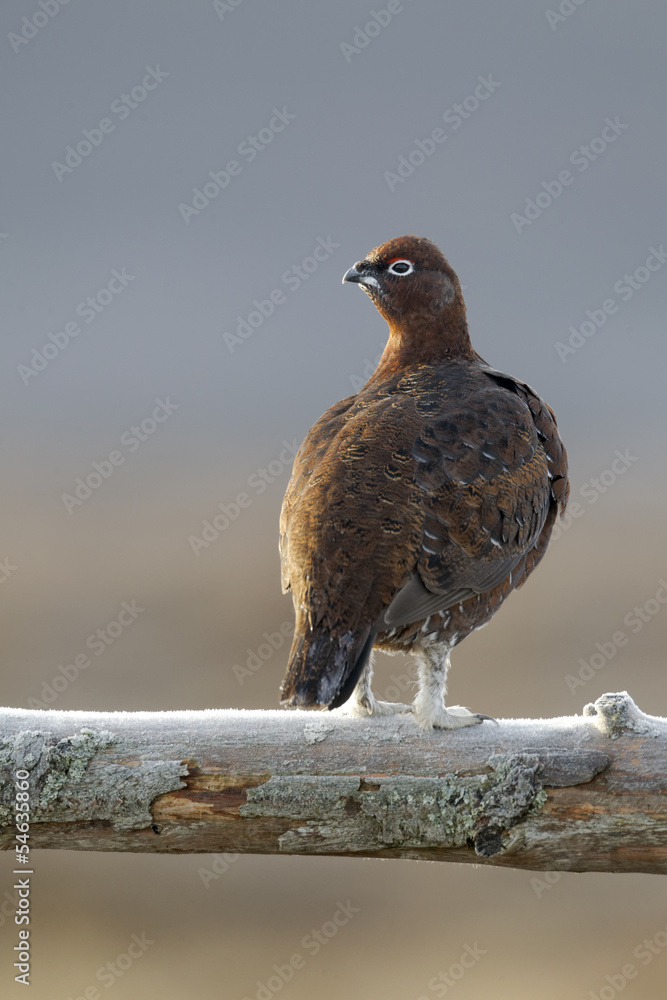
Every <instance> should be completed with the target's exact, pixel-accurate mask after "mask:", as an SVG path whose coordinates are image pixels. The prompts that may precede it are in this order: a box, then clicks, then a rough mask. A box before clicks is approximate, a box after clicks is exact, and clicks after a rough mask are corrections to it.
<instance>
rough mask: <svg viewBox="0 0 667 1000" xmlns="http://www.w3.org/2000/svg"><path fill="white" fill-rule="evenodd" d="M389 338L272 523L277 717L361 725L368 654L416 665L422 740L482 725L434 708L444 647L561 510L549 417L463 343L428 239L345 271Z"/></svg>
mask: <svg viewBox="0 0 667 1000" xmlns="http://www.w3.org/2000/svg"><path fill="white" fill-rule="evenodd" d="M343 281H344V282H345V281H350V282H355V283H356V284H359V285H360V286H361V288H362V289H363V290H364V291H365V292H366V293H367V294H368V295H369V296H370V298H371V299H372V301H373V302H374V304H375V306H376V307H377V309H378V310H379V312H380V314H381V315H382V316H383V317H384V319H385V320H386V321H387V323H388V324H389V340H388V342H387V346H386V348H385V350H384V353H383V355H382V357H381V359H380V363H379V364H378V367H377V369H376V371H375V372H374V374H373V375H372V376H371V377H370V379H369V380H368V382H367V383H366V384H365V385H364V386H363V388H362V389H361V390H360V391H359V392H358V393H357V394H356V395H355V396H349V397H348V398H347V399H343V400H341V402H340V403H336V404H335V405H334V406H332V407H331V408H330V409H329V410H327V412H326V413H325V414H324V416H322V417H320V419H319V420H318V421H317V423H316V424H315V426H314V427H312V429H311V430H310V431H309V433H308V435H307V437H306V439H305V441H304V442H303V444H302V445H301V448H300V450H299V452H298V454H297V456H296V459H295V461H294V469H293V472H292V478H291V480H290V483H289V486H288V487H287V493H286V494H285V499H284V502H283V508H282V513H281V523H280V549H281V557H282V575H283V589H284V590H285V591H286V590H291V591H292V597H293V600H294V608H295V613H296V626H295V632H294V641H293V644H292V649H291V652H290V659H289V664H288V667H287V673H286V675H285V679H284V681H283V685H282V690H281V694H282V703H283V704H285V705H290V706H294V707H300V708H309V707H316V706H320V707H327V708H330V709H333V708H337V707H339V706H341V705H343V704H344V703H345V702H347V701H348V700H349V699H352V700H350V701H349V706H348V710H351V711H353V712H354V713H355V714H361V715H378V714H390V713H392V712H395V711H404V710H405V706H402V705H394V704H391V703H383V702H378V701H376V700H375V698H374V697H373V695H372V693H371V686H370V681H371V674H372V662H371V651H372V649H373V648H374V647H375V648H377V649H383V650H385V651H386V652H390V653H392V652H394V653H396V652H410V653H412V654H413V655H414V656H415V658H416V660H417V663H418V667H419V690H418V693H417V696H416V698H415V700H414V704H413V706H412V712H413V715H414V718H415V721H416V722H417V723H418V725H420V726H421V727H422V728H424V729H431V728H432V727H438V728H442V729H456V728H459V727H461V726H472V725H476V724H477V723H480V722H481V721H482V720H483V719H484V718H488V716H482V715H476V714H473V713H471V712H469V711H468V710H467V709H465V708H458V707H457V708H446V707H445V701H444V695H445V681H446V677H447V669H448V667H449V655H450V651H451V650H452V648H453V647H454V646H455V645H456V644H457V643H459V642H461V640H462V639H465V637H466V636H467V635H469V634H470V633H471V632H473V631H474V630H475V629H478V628H481V627H482V626H483V625H485V624H486V623H487V622H488V621H489V620H490V618H491V617H492V616H493V615H494V614H495V612H496V611H497V610H498V608H499V607H500V605H501V604H502V603H503V601H504V600H505V598H506V597H507V596H508V595H509V594H510V593H511V592H512V591H513V590H514V589H515V587H520V586H521V585H522V584H523V583H524V581H525V580H526V579H527V578H528V576H529V575H530V574H531V573H532V571H533V570H534V569H535V567H536V566H537V564H538V563H539V562H540V560H541V559H542V556H543V555H544V553H545V551H546V548H547V545H548V543H549V537H550V535H551V530H552V528H553V525H554V521H555V519H556V516H557V514H558V513H559V512H561V513H562V512H563V511H564V509H565V505H566V503H567V497H568V489H569V486H568V479H567V456H566V453H565V448H564V446H563V443H562V441H561V439H560V436H559V434H558V429H557V427H556V418H555V416H554V414H553V411H552V410H551V409H550V407H549V406H547V404H546V403H544V402H542V400H541V399H540V398H539V396H537V394H536V393H535V392H534V391H533V390H532V389H531V388H530V386H528V385H526V384H525V382H520V381H518V380H517V379H515V378H513V377H512V376H510V375H506V374H504V373H503V372H500V371H496V370H495V369H493V368H490V367H489V365H487V363H486V362H485V361H483V360H482V358H481V357H480V356H479V354H477V353H476V351H474V350H473V348H472V347H471V344H470V337H469V335H468V326H467V323H466V310H465V304H464V302H463V295H462V292H461V285H460V284H459V280H458V278H457V276H456V274H455V272H454V271H453V270H452V268H451V267H450V266H449V264H448V262H447V261H446V260H445V258H444V257H443V255H442V253H441V252H440V250H439V249H438V247H437V246H435V244H434V243H432V242H431V241H430V240H427V239H423V238H421V237H418V236H402V237H398V238H397V239H393V240H389V242H387V243H383V244H382V246H379V247H376V248H375V249H374V250H371V252H370V253H369V254H368V255H367V256H366V257H365V258H364V260H361V261H359V262H358V263H357V264H355V265H354V267H351V268H350V270H349V271H347V273H346V274H345V276H344V278H343Z"/></svg>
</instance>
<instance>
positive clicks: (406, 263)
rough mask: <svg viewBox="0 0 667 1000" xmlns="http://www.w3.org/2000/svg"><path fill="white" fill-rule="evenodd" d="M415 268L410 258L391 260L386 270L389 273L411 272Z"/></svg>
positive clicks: (402, 273)
mask: <svg viewBox="0 0 667 1000" xmlns="http://www.w3.org/2000/svg"><path fill="white" fill-rule="evenodd" d="M414 269H415V265H414V264H413V263H412V261H411V260H392V261H391V263H390V264H389V267H388V268H387V270H388V271H389V273H390V274H400V275H401V276H403V275H404V274H412V272H413V271H414Z"/></svg>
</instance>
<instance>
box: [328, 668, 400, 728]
mask: <svg viewBox="0 0 667 1000" xmlns="http://www.w3.org/2000/svg"><path fill="white" fill-rule="evenodd" d="M372 679H373V653H372V651H371V655H370V657H369V658H368V663H367V664H366V666H365V667H364V670H363V673H362V675H361V677H360V678H359V680H358V682H357V686H356V687H355V689H354V691H353V692H352V696H351V697H350V698H349V699H348V700H347V701H346V702H345V704H344V705H341V707H340V708H335V709H334V712H338V713H339V714H340V715H352V716H354V717H356V718H368V717H369V716H374V715H400V714H401V713H403V712H409V711H410V706H409V705H402V704H401V703H400V702H395V701H378V700H377V699H376V697H375V695H374V694H373V692H372V691H371V681H372Z"/></svg>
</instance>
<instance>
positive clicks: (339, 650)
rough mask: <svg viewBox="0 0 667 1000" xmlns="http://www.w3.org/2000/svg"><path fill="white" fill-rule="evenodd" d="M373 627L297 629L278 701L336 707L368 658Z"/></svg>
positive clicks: (293, 704) (344, 698) (349, 691)
mask: <svg viewBox="0 0 667 1000" xmlns="http://www.w3.org/2000/svg"><path fill="white" fill-rule="evenodd" d="M374 641H375V631H374V630H373V629H372V628H371V627H370V626H369V627H367V628H366V629H364V630H363V631H362V632H360V633H358V634H356V635H355V634H353V633H352V632H343V633H342V634H332V633H330V632H327V631H325V630H324V629H322V628H321V627H317V628H315V629H310V628H306V629H304V630H297V632H296V634H295V636H294V641H293V643H292V649H291V651H290V658H289V663H288V665H287V672H286V674H285V679H284V681H283V683H282V687H281V702H282V704H283V705H290V706H292V707H294V708H311V707H315V706H317V705H321V706H323V707H326V708H329V709H331V708H338V707H339V706H340V705H343V704H344V703H345V702H346V701H347V699H348V698H349V697H350V695H351V694H352V692H353V691H354V689H355V687H356V684H357V681H358V680H359V677H360V676H361V672H362V670H363V669H364V667H365V666H366V664H367V662H368V658H369V656H370V652H371V649H372V648H373V642H374Z"/></svg>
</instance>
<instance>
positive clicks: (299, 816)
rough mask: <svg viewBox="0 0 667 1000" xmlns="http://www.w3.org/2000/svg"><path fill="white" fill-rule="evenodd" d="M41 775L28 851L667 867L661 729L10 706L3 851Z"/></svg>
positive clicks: (625, 701)
mask: <svg viewBox="0 0 667 1000" xmlns="http://www.w3.org/2000/svg"><path fill="white" fill-rule="evenodd" d="M17 769H25V770H26V771H29V772H30V811H31V817H32V820H31V828H30V845H31V847H33V848H37V847H44V848H63V849H69V850H97V851H141V852H171V853H194V852H206V853H218V852H235V853H253V854H337V855H348V856H361V857H381V858H413V859H425V860H432V861H456V862H466V861H467V862H473V863H476V864H480V863H482V864H494V865H503V866H507V867H514V868H528V869H534V870H562V871H617V872H620V871H627V872H629V871H634V872H660V873H667V795H666V794H665V793H666V791H667V720H665V719H660V718H656V717H653V716H647V715H644V714H643V713H642V712H641V711H640V710H639V709H638V708H637V706H636V705H635V703H634V702H633V701H632V699H631V698H630V697H629V695H627V694H626V693H621V694H608V695H603V696H602V697H601V698H599V699H598V700H597V701H596V702H595V703H594V704H593V705H587V706H586V707H585V708H584V714H583V715H582V716H574V717H571V718H561V719H548V720H505V721H501V722H500V725H499V726H498V727H496V726H492V725H491V724H486V723H485V724H484V725H482V726H478V727H475V728H468V729H460V730H456V731H450V732H434V733H430V734H427V733H424V732H422V731H421V730H420V729H418V728H417V727H416V726H415V724H414V722H413V721H412V719H411V718H410V717H409V716H389V717H384V718H377V719H352V718H349V717H346V716H344V715H342V714H339V713H327V714H317V715H314V714H312V713H306V712H277V711H276V712H248V711H231V710H229V711H227V710H225V711H203V712H150V713H149V712H137V713H127V712H117V713H115V712H110V713H104V712H55V711H46V712H34V711H26V710H23V709H0V847H2V848H3V849H12V848H13V847H14V845H15V840H14V837H15V827H14V825H13V822H12V819H13V798H14V784H13V776H14V774H15V772H16V770H17Z"/></svg>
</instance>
